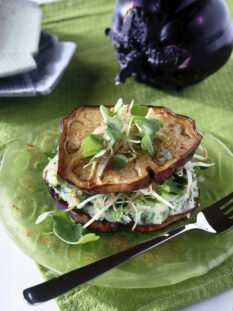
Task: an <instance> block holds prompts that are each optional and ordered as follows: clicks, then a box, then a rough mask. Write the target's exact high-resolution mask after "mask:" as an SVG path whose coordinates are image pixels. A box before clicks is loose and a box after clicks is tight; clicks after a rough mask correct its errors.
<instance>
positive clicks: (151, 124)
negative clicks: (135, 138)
mask: <svg viewBox="0 0 233 311" xmlns="http://www.w3.org/2000/svg"><path fill="white" fill-rule="evenodd" d="M135 124H136V126H137V128H138V130H139V134H140V135H141V136H142V137H143V136H145V135H146V134H148V135H149V136H150V137H151V138H152V139H153V138H155V136H156V133H157V132H158V131H159V129H160V122H159V121H158V120H155V119H144V120H137V121H135Z"/></svg>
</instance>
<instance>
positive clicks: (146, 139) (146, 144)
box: [141, 134, 154, 155]
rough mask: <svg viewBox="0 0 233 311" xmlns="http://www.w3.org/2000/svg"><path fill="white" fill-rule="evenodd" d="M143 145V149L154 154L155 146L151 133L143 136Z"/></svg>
mask: <svg viewBox="0 0 233 311" xmlns="http://www.w3.org/2000/svg"><path fill="white" fill-rule="evenodd" d="M141 146H142V149H143V150H147V151H148V152H149V154H150V155H153V154H154V147H153V144H152V141H151V138H150V135H149V134H146V135H144V136H143V138H142V141H141Z"/></svg>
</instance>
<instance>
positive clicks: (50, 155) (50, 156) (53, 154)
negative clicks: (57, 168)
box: [44, 152, 57, 160]
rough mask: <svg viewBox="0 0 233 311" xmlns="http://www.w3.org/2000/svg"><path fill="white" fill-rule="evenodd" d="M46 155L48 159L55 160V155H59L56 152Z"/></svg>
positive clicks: (46, 153)
mask: <svg viewBox="0 0 233 311" xmlns="http://www.w3.org/2000/svg"><path fill="white" fill-rule="evenodd" d="M44 154H45V155H46V157H47V158H48V159H50V160H51V159H53V158H54V157H55V155H56V154H57V153H56V152H44Z"/></svg>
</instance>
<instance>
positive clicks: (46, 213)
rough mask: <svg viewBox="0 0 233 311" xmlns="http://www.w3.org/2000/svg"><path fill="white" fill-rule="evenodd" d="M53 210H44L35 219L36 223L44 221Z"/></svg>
mask: <svg viewBox="0 0 233 311" xmlns="http://www.w3.org/2000/svg"><path fill="white" fill-rule="evenodd" d="M52 213H53V212H45V213H43V214H41V215H40V216H39V217H38V218H37V219H36V225H38V224H40V223H41V222H42V221H44V220H45V219H46V218H47V217H48V216H49V215H51V214H52Z"/></svg>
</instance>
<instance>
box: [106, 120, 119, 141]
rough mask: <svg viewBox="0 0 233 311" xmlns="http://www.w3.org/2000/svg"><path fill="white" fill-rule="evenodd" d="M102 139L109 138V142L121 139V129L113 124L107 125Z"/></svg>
mask: <svg viewBox="0 0 233 311" xmlns="http://www.w3.org/2000/svg"><path fill="white" fill-rule="evenodd" d="M104 137H106V138H109V139H110V140H111V139H113V140H115V139H118V138H122V133H121V129H120V128H119V127H118V126H117V125H116V124H115V123H108V124H107V128H106V130H105V135H104Z"/></svg>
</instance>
